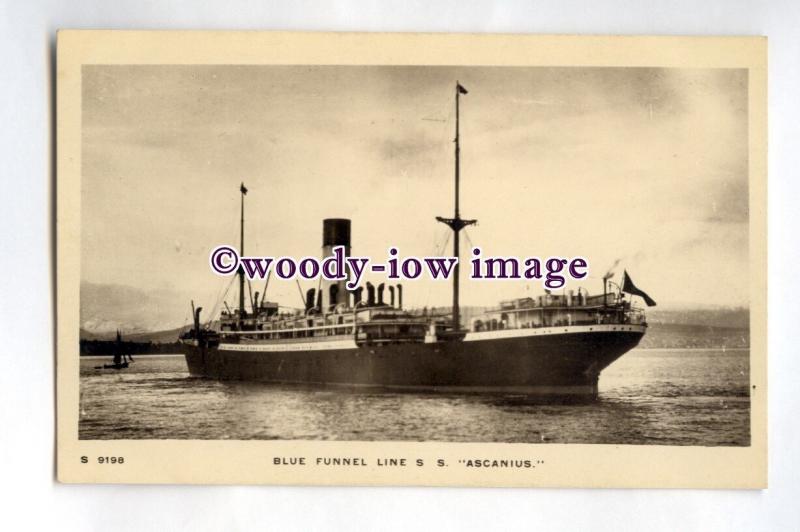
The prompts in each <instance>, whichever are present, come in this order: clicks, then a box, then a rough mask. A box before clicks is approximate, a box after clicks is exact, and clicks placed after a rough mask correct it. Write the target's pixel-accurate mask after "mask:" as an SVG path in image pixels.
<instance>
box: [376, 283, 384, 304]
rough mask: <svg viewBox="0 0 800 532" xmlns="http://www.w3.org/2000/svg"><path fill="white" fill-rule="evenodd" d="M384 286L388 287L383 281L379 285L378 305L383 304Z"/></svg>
mask: <svg viewBox="0 0 800 532" xmlns="http://www.w3.org/2000/svg"><path fill="white" fill-rule="evenodd" d="M384 288H386V286H385V285H384V284H383V283H381V284H379V285H378V305H383V289H384Z"/></svg>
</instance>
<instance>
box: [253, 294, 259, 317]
mask: <svg viewBox="0 0 800 532" xmlns="http://www.w3.org/2000/svg"><path fill="white" fill-rule="evenodd" d="M257 308H258V291H256V294H255V296H253V312H256V309H257Z"/></svg>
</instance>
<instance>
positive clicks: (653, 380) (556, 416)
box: [80, 350, 750, 445]
mask: <svg viewBox="0 0 800 532" xmlns="http://www.w3.org/2000/svg"><path fill="white" fill-rule="evenodd" d="M748 359H749V352H748V351H746V350H735V351H731V350H728V351H721V350H635V351H632V352H630V353H628V354H627V355H625V356H624V357H622V358H621V359H620V360H618V361H617V362H615V363H614V364H613V365H612V366H611V367H609V368H607V369H606V370H605V371H604V372H603V374H602V375H601V377H600V398H599V399H598V400H597V401H595V402H589V403H583V404H557V403H542V402H539V403H531V402H525V401H521V400H519V399H515V398H511V397H508V398H500V397H486V396H468V395H464V396H461V395H436V394H399V393H373V392H363V391H361V392H350V391H342V390H330V389H314V388H297V387H277V386H271V385H265V384H257V383H241V382H235V383H220V382H215V381H210V380H205V379H196V378H191V377H189V374H188V372H187V369H186V363H185V362H184V360H183V357H182V356H172V355H167V356H150V357H145V356H139V357H137V358H136V362H135V363H134V364H133V365H132V366H131V367H130V368H129V369H127V370H123V371H120V372H116V371H112V370H105V371H103V370H96V369H94V367H95V366H97V365H101V364H102V363H103V362H108V360H106V359H97V358H88V359H87V358H85V357H84V358H83V359H82V360H81V379H80V384H81V403H80V408H81V416H80V437H81V438H82V439H114V438H121V439H159V438H168V439H239V440H244V439H323V440H413V441H431V440H434V441H472V442H486V441H497V442H534V443H539V442H548V443H629V444H665V445H749V442H750V436H749V426H750V399H749V393H748V392H749V390H748V380H749V371H748Z"/></svg>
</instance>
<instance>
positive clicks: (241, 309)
mask: <svg viewBox="0 0 800 532" xmlns="http://www.w3.org/2000/svg"><path fill="white" fill-rule="evenodd" d="M239 192H241V217H240V218H239V256H240V257H244V197H245V195H246V194H247V188H246V187H245V186H244V183H242V185H241V186H240V187H239ZM238 273H239V328H241V326H242V321H243V320H244V268H242V266H241V265H240V266H239V272H238Z"/></svg>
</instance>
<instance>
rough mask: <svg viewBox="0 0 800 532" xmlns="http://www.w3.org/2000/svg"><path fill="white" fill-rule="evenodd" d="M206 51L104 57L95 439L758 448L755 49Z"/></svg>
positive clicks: (85, 114)
mask: <svg viewBox="0 0 800 532" xmlns="http://www.w3.org/2000/svg"><path fill="white" fill-rule="evenodd" d="M294 37H297V38H300V37H301V36H297V35H295V36H294ZM373 38H374V37H373ZM464 38H465V39H468V37H464ZM413 39H414V38H413V37H412V38H411V39H410V40H409V42H411V43H412V44H414V45H415V46H419V47H420V49H422V48H423V47H422V44H423V43H421V42H420V43H416V42H414V41H413ZM417 39H421V37H417ZM300 42H303V41H300ZM331 42H336V41H335V40H333V39H331ZM376 42H380V41H376ZM474 44H475V45H476V46H477V45H479V43H474ZM524 44H525V43H522V45H521V46H520V47H519V48H520V50H524V49H525V46H524ZM681 44H682V43H681ZM693 44H694V43H693ZM743 44H744V43H743ZM312 48H313V47H312ZM754 49H757V47H754ZM321 57H322V56H321V55H320V58H321ZM207 59H208V60H204V61H202V62H200V63H198V64H186V63H181V62H179V61H176V62H164V63H160V62H159V63H153V62H151V61H148V60H144V61H142V60H137V61H131V62H125V61H119V62H113V61H111V62H104V61H100V62H94V61H87V62H85V63H80V64H79V65H78V66H76V68H75V73H76V77H75V78H74V79H75V87H79V93H78V94H75V96H74V98H75V101H76V102H77V103H78V104H79V105H77V108H76V110H75V113H74V116H75V117H76V119H78V118H79V128H76V129H75V130H76V131H79V132H80V135H79V136H77V138H75V137H73V138H72V140H71V142H72V143H73V145H75V146H76V149H79V151H80V167H79V176H78V179H77V181H78V182H79V188H76V189H72V190H75V196H74V198H75V200H74V201H77V202H78V203H79V205H80V209H79V213H76V218H75V226H74V227H76V229H77V228H78V227H79V231H77V232H76V233H75V234H74V237H73V238H71V239H70V240H69V245H70V246H72V249H73V252H74V253H75V258H76V260H75V262H74V263H73V265H78V267H77V268H74V269H71V270H70V271H71V273H70V275H71V277H70V279H72V281H70V282H71V283H72V284H71V285H70V286H71V290H72V293H74V294H76V295H77V298H76V300H75V301H72V302H71V304H73V305H75V306H73V307H71V308H72V310H73V311H74V312H76V316H75V318H77V319H75V318H73V319H72V320H71V321H70V325H69V326H70V327H71V328H72V327H74V328H73V329H72V330H71V331H70V332H69V333H68V334H69V338H70V341H72V342H74V344H72V345H69V344H67V345H63V344H62V347H63V349H65V350H70V351H71V353H74V355H72V356H74V357H75V358H74V361H75V362H77V364H75V365H74V366H73V367H75V370H76V371H77V375H78V378H77V382H75V385H76V386H75V390H74V391H71V392H70V394H71V395H70V397H71V398H72V399H70V400H75V401H76V402H77V405H73V406H72V407H71V408H77V411H76V412H75V413H76V414H77V415H76V416H75V417H74V418H71V419H72V420H73V421H71V422H70V423H74V425H70V426H66V425H63V424H64V423H65V422H64V421H60V422H61V423H62V425H63V426H65V427H67V428H65V429H64V430H69V431H70V434H72V435H74V436H75V437H76V438H77V439H76V441H75V445H81V442H84V443H85V444H86V445H100V444H101V442H120V443H121V444H123V445H125V444H130V445H136V442H159V441H160V442H164V444H167V445H170V446H172V445H174V444H176V443H175V442H180V441H185V442H192V445H193V446H195V445H197V446H201V445H202V443H201V442H202V441H214V442H223V441H224V442H231V443H233V442H250V443H249V444H248V445H251V446H250V447H248V449H250V450H251V451H253V452H259V450H261V451H263V452H264V453H265V454H264V457H265V459H266V460H268V461H269V464H270V465H271V466H274V467H278V466H280V467H283V466H285V467H300V468H302V467H306V469H313V468H317V469H318V468H320V467H322V468H325V467H329V468H337V467H344V468H345V469H347V468H351V467H358V466H363V467H366V468H368V469H369V468H372V467H377V468H380V467H386V466H390V467H396V468H397V469H398V470H402V469H405V470H409V469H410V468H411V467H412V466H413V465H416V466H417V467H419V468H427V467H436V465H438V467H439V468H440V469H442V470H444V468H446V467H451V465H455V464H454V462H455V463H456V464H458V466H459V467H461V468H462V469H463V468H465V469H467V470H469V469H472V468H484V469H486V470H494V471H497V470H508V471H507V472H508V473H509V474H516V475H519V474H520V471H525V470H535V469H537V468H538V469H542V468H544V467H554V466H552V465H551V466H546V465H545V464H546V463H550V464H552V462H551V461H550V460H549V459H548V460H547V461H546V460H545V459H544V457H543V455H542V454H541V450H542V449H545V448H548V447H549V448H552V449H553V451H554V452H558V450H559V449H564V448H570V447H574V449H575V451H574V452H578V449H583V448H587V447H585V446H587V445H588V446H589V447H588V448H590V449H591V448H598V449H600V450H601V452H611V451H608V449H609V448H612V446H613V449H615V450H616V451H614V452H619V450H620V449H635V448H641V449H642V450H643V452H649V449H651V447H657V448H659V449H669V448H675V449H681V448H687V449H695V448H705V449H714V448H729V449H742V450H743V451H744V452H751V451H753V452H756V451H755V449H753V448H752V447H751V446H752V444H753V441H754V438H755V437H758V438H759V441H760V438H761V436H762V432H761V428H760V427H762V423H763V420H760V418H759V417H756V418H754V410H753V400H754V397H761V396H763V393H764V390H762V389H760V388H759V386H760V385H761V382H762V381H761V380H758V379H754V377H753V374H752V369H753V362H752V361H753V358H752V357H751V355H752V353H751V323H753V319H754V316H753V311H752V308H753V305H754V304H755V305H757V308H758V309H759V310H757V311H756V314H755V320H756V323H757V324H758V327H759V328H760V327H762V319H763V311H762V310H761V306H760V305H761V301H762V297H763V294H761V295H758V294H757V295H755V296H754V294H753V287H754V286H757V285H758V279H760V278H761V276H762V275H763V273H764V272H763V271H761V262H760V260H759V258H758V257H759V254H760V253H761V252H760V251H754V249H756V250H760V249H761V246H762V244H763V236H762V234H761V232H760V231H761V230H760V228H761V227H762V224H763V220H762V218H761V216H762V214H761V213H762V212H763V211H762V210H761V209H760V201H761V200H760V199H759V198H760V196H755V198H754V196H753V194H755V193H758V191H760V190H761V185H760V182H761V181H762V180H763V177H762V176H761V174H757V175H756V176H755V177H754V176H753V175H752V168H753V164H752V163H753V161H752V160H751V158H752V157H753V150H752V143H753V141H754V139H753V137H752V135H753V133H752V132H753V128H754V125H753V124H752V123H751V120H752V117H753V116H758V115H754V110H753V109H752V105H753V103H752V102H753V101H754V99H755V97H754V95H753V93H752V90H753V85H752V79H751V76H752V70H751V69H749V68H748V67H747V66H746V65H739V66H736V65H735V64H734V65H726V64H722V63H720V64H718V65H711V64H707V65H706V66H698V65H692V64H689V65H681V64H676V65H672V66H665V65H660V64H658V62H656V61H654V62H653V65H652V66H642V65H635V66H634V65H613V64H610V65H577V64H571V63H570V62H568V61H564V62H563V63H562V64H555V65H553V64H542V65H537V64H530V65H515V64H494V65H492V64H486V63H485V62H480V61H479V62H477V63H476V64H451V65H448V64H447V63H444V62H442V63H441V64H437V63H434V64H426V63H428V62H427V61H425V62H422V61H421V62H420V63H419V64H415V63H413V62H412V61H411V59H413V54H411V55H410V56H409V57H408V58H407V61H404V62H403V63H402V64H381V63H378V64H375V63H372V62H370V61H364V62H363V63H362V64H359V63H358V62H356V61H351V63H353V64H341V63H340V62H337V61H336V60H335V58H334V60H330V61H328V60H325V61H323V60H320V61H319V62H317V63H312V62H309V61H307V60H306V61H296V62H288V63H287V62H286V61H280V62H278V63H277V64H276V63H270V62H269V61H267V62H266V63H265V62H263V61H262V64H255V63H254V62H251V63H248V61H247V60H246V58H243V59H245V60H243V61H236V62H235V63H229V64H224V63H220V62H217V61H215V60H214V59H213V58H207ZM759 90H760V88H759ZM755 101H756V102H758V101H759V100H755ZM759 111H760V109H759ZM754 183H755V185H754ZM754 187H755V191H756V192H754ZM754 205H755V206H756V211H755V215H756V218H755V219H754V218H753V216H754V211H753V206H754ZM78 214H79V216H78ZM754 224H755V225H754ZM754 238H755V239H756V240H755V241H754V240H753V239H754ZM754 256H755V257H756V258H755V259H754ZM754 267H755V268H756V271H753V268H754ZM754 297H755V303H754V299H753V298H754ZM60 326H63V327H65V328H66V327H67V322H66V321H63V322H61V321H60ZM761 341H762V340H760V339H759V341H758V343H759V344H760V343H761ZM765 355H766V353H765V351H762V350H759V355H758V358H757V359H756V361H757V362H756V364H758V365H759V366H760V365H763V364H764V363H765V359H764V357H765ZM760 378H761V377H759V379H760ZM71 382H74V381H71ZM762 404H763V403H762ZM759 411H760V410H759ZM754 423H756V424H755V425H754ZM753 427H758V429H757V430H758V432H757V433H755V434H754V428H753ZM259 442H274V443H275V444H280V445H283V447H281V449H282V450H280V451H272V450H270V451H267V450H266V449H273V448H272V447H259V445H268V446H269V445H270V444H269V443H259ZM314 442H318V443H317V444H315V443H314ZM325 442H337V444H340V445H341V447H337V448H336V449H344V450H345V452H342V451H339V450H337V451H336V452H330V451H325V452H322V451H317V452H308V451H305V452H303V453H287V452H286V451H285V449H292V448H293V447H292V445H294V444H297V445H305V446H310V447H303V448H308V449H330V448H329V447H325V446H324V445H327V444H325ZM371 442H374V443H375V444H376V445H378V446H377V447H376V446H374V445H372V443H371ZM392 442H395V444H396V445H401V444H407V443H414V444H417V445H419V446H420V447H413V448H418V449H427V450H433V449H440V448H446V446H447V445H450V444H476V445H483V444H499V445H500V447H491V448H492V449H499V452H497V453H496V452H494V451H492V452H491V453H488V454H487V453H482V454H483V456H476V455H469V453H467V454H468V456H459V457H458V458H456V457H451V456H450V455H444V454H442V453H441V452H437V453H434V454H432V455H430V456H427V455H426V456H425V457H424V458H423V457H421V456H417V455H415V454H403V453H398V452H397V451H396V449H399V448H401V447H397V446H395V447H392ZM509 444H522V445H527V446H528V447H509V446H508V445H509ZM575 444H581V447H577V446H575ZM315 445H323V447H314V446H315ZM362 445H363V446H365V447H363V448H365V449H372V450H375V449H381V452H379V453H378V455H376V456H375V457H372V456H371V457H366V455H365V454H363V453H361V452H360V451H359V452H353V451H354V450H357V449H361V448H362V447H359V446H362ZM383 445H386V446H389V448H391V449H393V451H392V452H391V453H390V454H387V453H385V452H383V451H382V449H383V448H382V447H380V446H383ZM440 446H444V447H440ZM503 446H505V447H503ZM531 446H533V447H531ZM619 446H624V447H619ZM192 448H193V449H194V448H195V447H192ZM196 448H200V447H196ZM759 448H760V447H759ZM487 449H489V448H487ZM520 449H527V451H525V452H518V450H520ZM533 449H535V450H536V452H535V453H531V452H530V451H532V450H533ZM603 449H606V451H603ZM376 452H377V451H376ZM632 452H633V451H632ZM679 452H682V451H679ZM709 452H711V451H709ZM582 456H583V459H585V460H590V459H591V454H589V453H586V454H583V455H582ZM641 456H644V455H641ZM719 456H720V457H722V456H723V455H719ZM83 458H85V459H86V460H89V459H88V458H87V456H86V453H84V456H83ZM100 459H101V458H98V460H100ZM102 459H103V460H107V461H108V463H111V464H116V463H119V464H123V463H125V460H126V458H125V457H124V456H123V455H120V456H116V455H114V456H108V457H103V458H102ZM721 459H722V458H721ZM128 460H130V459H129V458H128ZM433 464H436V465H433ZM309 466H310V467H309ZM576 467H577V465H576ZM323 473H324V472H323V471H320V472H319V473H317V474H323ZM431 474H434V473H431ZM439 474H443V473H442V472H440V473H439ZM487 474H488V473H487ZM587 474H590V473H587ZM730 474H731V475H735V474H736V473H735V472H731V473H730ZM756 474H757V473H756ZM270 478H272V480H274V481H276V482H278V483H280V482H282V481H281V480H279V479H278V477H268V478H267V479H266V480H265V481H267V482H269V481H270ZM337 478H338V477H337ZM740 478H741V479H742V482H745V483H746V482H749V481H745V480H744V479H745V477H744V476H741V477H740ZM405 481H413V479H411V478H406V479H405ZM683 481H684V482H685V483H686V484H689V485H690V484H691V480H690V479H688V477H687V478H686V479H683ZM356 482H358V481H357V480H356ZM437 482H440V481H434V483H437ZM453 482H456V483H458V480H457V479H456V478H455V477H454V478H453ZM472 482H477V483H482V481H481V480H475V479H472V480H469V481H467V483H472ZM493 482H497V483H498V485H505V484H507V482H505V481H503V480H500V479H497V480H494V481H489V480H487V481H486V483H488V484H492V483H493ZM531 482H534V483H535V482H536V481H535V480H532V479H531V478H527V479H523V478H522V477H518V478H516V479H515V480H513V481H511V483H512V484H514V483H522V484H529V483H531ZM719 482H723V481H722V480H720V481H719Z"/></svg>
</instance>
